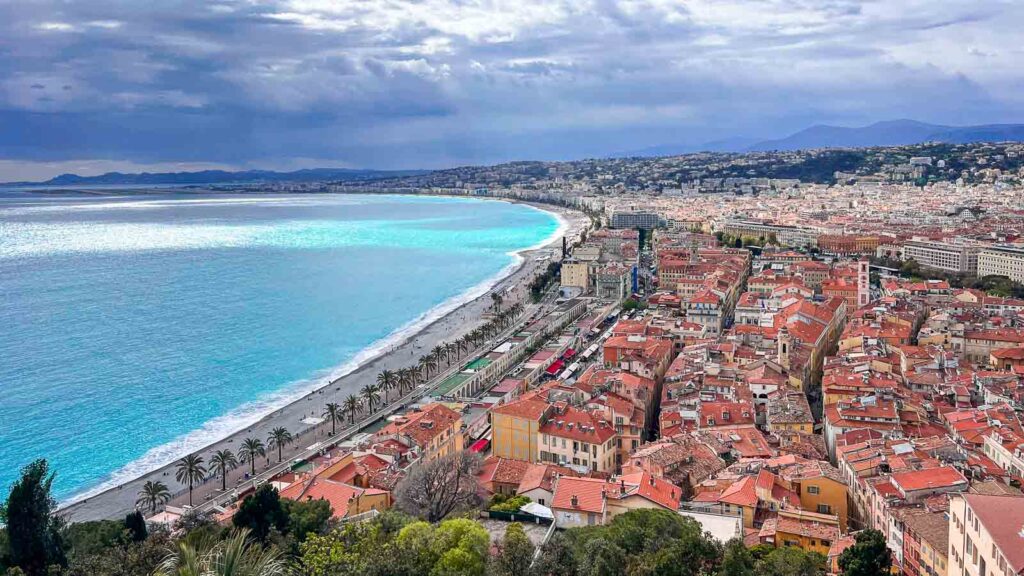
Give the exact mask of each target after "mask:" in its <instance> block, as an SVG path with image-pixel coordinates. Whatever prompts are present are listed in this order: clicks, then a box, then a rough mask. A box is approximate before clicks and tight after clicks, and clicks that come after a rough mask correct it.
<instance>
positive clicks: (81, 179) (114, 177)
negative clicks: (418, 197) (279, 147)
mask: <svg viewBox="0 0 1024 576" xmlns="http://www.w3.org/2000/svg"><path fill="white" fill-rule="evenodd" d="M428 172H429V170H357V169H351V168H309V169H305V170H296V171H294V172H275V171H273V170H245V171H242V172H229V171H226V170H202V171H199V172H155V173H151V172H142V173H140V174H123V173H121V172H107V173H106V174H101V175H99V176H79V175H77V174H61V175H60V176H57V177H55V178H51V179H49V180H47V181H45V182H7V183H4V185H8V186H13V185H18V186H97V185H104V184H111V185H140V186H146V185H155V184H181V185H196V184H218V183H228V182H237V183H242V182H319V181H345V182H352V181H359V180H378V179H381V178H395V177H402V176H417V175H420V174H426V173H428Z"/></svg>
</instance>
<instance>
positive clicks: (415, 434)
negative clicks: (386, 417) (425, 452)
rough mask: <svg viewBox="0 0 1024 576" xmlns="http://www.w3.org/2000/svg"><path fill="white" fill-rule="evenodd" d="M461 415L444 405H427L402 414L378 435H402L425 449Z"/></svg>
mask: <svg viewBox="0 0 1024 576" xmlns="http://www.w3.org/2000/svg"><path fill="white" fill-rule="evenodd" d="M461 418H462V415H461V414H459V413H458V412H456V411H454V410H452V409H451V408H449V407H447V406H445V405H444V404H438V403H434V404H428V405H427V406H424V407H423V408H422V409H420V410H417V411H416V412H411V413H408V414H404V415H403V416H402V418H401V419H399V420H395V421H394V422H391V423H390V424H388V425H387V426H385V427H384V428H383V429H381V431H380V432H379V433H378V434H381V435H386V434H395V433H398V434H403V435H405V436H408V437H410V438H412V439H413V441H414V442H415V443H416V444H417V445H418V446H419V447H420V448H425V447H426V446H428V445H429V444H430V442H431V441H432V440H433V439H434V438H435V437H437V436H439V435H441V434H444V433H445V432H447V431H448V430H449V429H450V428H451V427H452V424H454V423H455V422H457V421H458V420H459V419H461Z"/></svg>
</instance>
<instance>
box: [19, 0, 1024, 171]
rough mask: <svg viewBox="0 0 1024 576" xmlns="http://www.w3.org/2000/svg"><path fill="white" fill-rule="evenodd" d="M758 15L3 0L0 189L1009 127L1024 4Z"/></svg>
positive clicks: (787, 10)
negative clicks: (807, 132) (879, 127)
mask: <svg viewBox="0 0 1024 576" xmlns="http://www.w3.org/2000/svg"><path fill="white" fill-rule="evenodd" d="M769 4H770V5H765V4H764V3H756V2H749V1H733V2H726V3H723V2H715V3H705V2H694V3H688V4H686V5H685V6H682V5H677V4H676V3H669V2H648V3H594V4H590V3H583V4H580V3H568V2H566V3H543V4H537V3H529V2H525V3H524V2H520V3H514V4H510V5H507V6H506V5H503V4H502V3H487V4H484V5H475V6H457V5H455V4H452V3H449V2H442V1H435V2H429V3H427V4H417V5H408V6H406V5H402V4H396V5H393V6H392V5H384V4H380V3H368V4H359V3H357V4H352V5H348V4H344V3H342V4H339V3H318V2H298V1H292V2H271V3H261V4H244V5H236V4H230V3H219V4H200V5H192V6H190V5H188V3H185V4H182V5H178V6H175V7H171V8H165V7H157V6H136V7H135V8H133V9H130V10H129V9H125V7H124V6H123V5H118V6H114V5H110V4H103V3H90V4H89V5H85V6H83V5H73V4H72V5H65V4H53V5H47V4H46V3H40V4H32V5H5V6H4V7H2V8H0V13H3V14H4V16H5V17H4V18H3V19H2V20H3V22H4V24H0V26H2V27H3V35H2V37H3V38H4V39H5V40H4V41H3V43H2V44H0V50H3V51H4V53H5V55H6V57H5V58H4V59H3V60H2V64H0V70H2V71H3V73H4V76H5V78H6V79H5V81H4V82H3V84H2V87H0V119H2V120H0V123H2V124H3V125H5V127H7V129H6V130H4V131H3V134H4V135H3V136H0V181H8V180H32V179H45V178H47V177H50V176H54V175H56V174H59V173H64V172H77V173H80V174H83V175H91V174H98V173H102V172H106V171H122V172H138V171H180V170H199V169H210V168H223V169H245V168H266V169H278V170H290V169H297V168H308V167H313V166H316V167H358V168H378V169H396V168H398V169H404V168H428V169H429V168H444V167H450V166H455V165H463V164H491V163H498V162H502V161H508V160H518V159H531V160H560V159H576V158H582V157H592V156H597V157H601V156H608V155H616V154H622V153H628V152H630V151H634V150H642V149H645V148H648V147H656V146H665V145H674V146H680V147H693V146H699V145H701V144H704V143H708V142H714V141H718V140H722V139H732V138H748V139H757V140H760V139H770V138H777V137H782V136H786V135H787V134H790V133H792V132H796V131H798V130H801V129H804V128H807V127H808V126H811V125H814V124H821V123H826V124H834V125H841V126H860V125H865V124H870V123H872V122H875V121H880V120H891V119H896V118H913V119H916V120H921V121H925V122H932V123H938V124H948V125H965V124H987V123H1012V122H1020V121H1024V116H1021V114H1020V112H1019V110H1021V109H1022V108H1021V106H1020V104H1021V102H1020V96H1019V90H1017V88H1018V87H1019V86H1020V84H1021V80H1022V78H1021V74H1020V71H1019V70H1018V69H1017V67H1016V66H1015V64H1014V63H1015V61H1016V59H1017V53H1018V52H1019V49H1018V48H1015V47H1013V46H1014V44H1013V42H1012V41H1011V40H1012V38H1013V34H1014V30H1015V29H1016V28H1017V27H1018V25H1019V23H1020V22H1022V21H1024V18H1022V17H1024V8H1022V7H1020V6H1016V5H1013V4H1012V3H1008V2H1003V3H992V4H989V5H986V6H977V5H973V4H966V3H962V2H933V3H920V4H911V5H908V4H906V3H903V4H902V5H901V6H899V7H897V6H889V5H885V4H883V3H860V2H845V1H833V2H823V3H815V4H813V5H808V4H806V3H797V2H781V1H780V2H772V3H769ZM936 94H941V95H942V97H941V98H936V97H935V95H936Z"/></svg>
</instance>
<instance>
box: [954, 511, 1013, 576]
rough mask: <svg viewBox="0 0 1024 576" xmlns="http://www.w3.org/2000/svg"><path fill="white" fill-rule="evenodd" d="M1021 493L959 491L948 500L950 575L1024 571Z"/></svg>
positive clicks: (1010, 575) (1003, 574) (1010, 574)
mask: <svg viewBox="0 0 1024 576" xmlns="http://www.w3.org/2000/svg"><path fill="white" fill-rule="evenodd" d="M1022 519H1024V497H1022V496H990V495H987V494H960V495H958V496H956V497H954V498H953V499H952V500H951V501H950V503H949V572H948V575H949V576H1014V575H1017V574H1024V535H1022V534H1024V520H1022Z"/></svg>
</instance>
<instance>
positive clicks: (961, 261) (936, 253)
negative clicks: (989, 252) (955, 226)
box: [903, 240, 981, 274]
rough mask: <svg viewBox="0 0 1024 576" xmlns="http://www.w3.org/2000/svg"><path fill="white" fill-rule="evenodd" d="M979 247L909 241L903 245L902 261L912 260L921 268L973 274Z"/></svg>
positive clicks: (928, 241)
mask: <svg viewBox="0 0 1024 576" xmlns="http://www.w3.org/2000/svg"><path fill="white" fill-rule="evenodd" d="M980 252H981V246H979V245H973V244H960V243H953V242H934V241H931V240H909V241H907V242H904V243H903V259H904V260H914V261H915V262H917V263H918V264H920V265H921V266H927V267H929V268H935V269H938V270H945V271H947V272H958V273H959V272H963V273H967V274H975V273H977V271H978V254H979V253H980Z"/></svg>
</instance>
